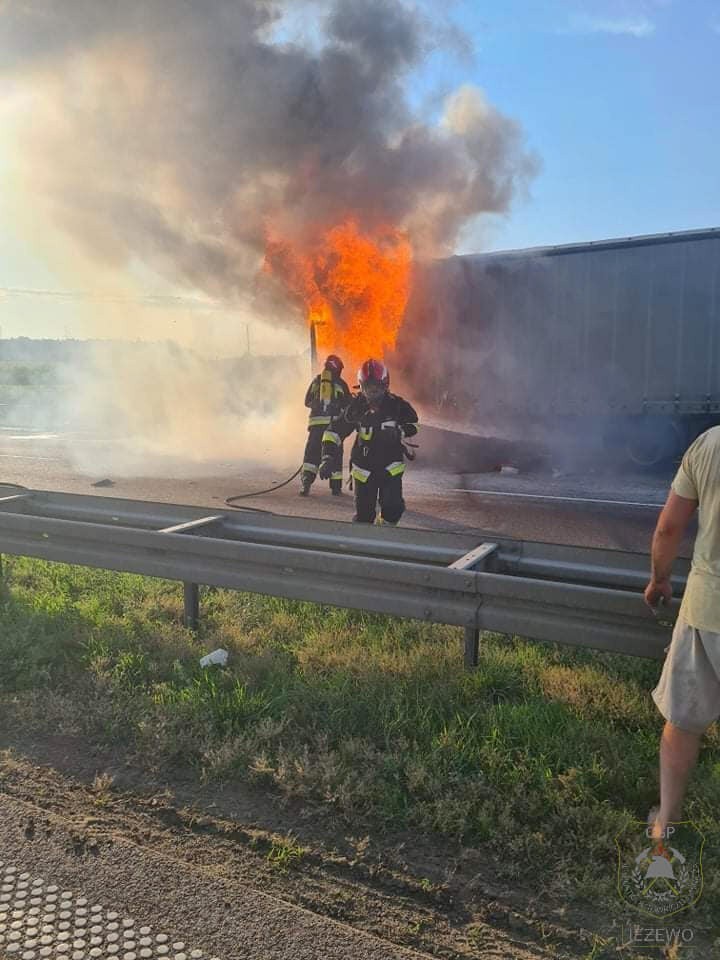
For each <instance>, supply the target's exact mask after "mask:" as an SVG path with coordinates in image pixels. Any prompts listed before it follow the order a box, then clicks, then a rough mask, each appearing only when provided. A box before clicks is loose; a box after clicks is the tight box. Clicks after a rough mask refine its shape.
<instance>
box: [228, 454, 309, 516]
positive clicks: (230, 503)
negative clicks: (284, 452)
mask: <svg viewBox="0 0 720 960" xmlns="http://www.w3.org/2000/svg"><path fill="white" fill-rule="evenodd" d="M301 472H302V464H301V465H300V466H299V467H298V468H297V470H296V471H295V473H293V475H292V476H290V477H288V478H287V480H283V481H282V483H276V484H275V486H274V487H267V488H266V489H265V490H253V491H252V492H251V493H238V494H235V496H234V497H227V499H226V500H225V503H226V504H227V506H228V507H233V509H235V510H253V511H255V512H256V513H272V510H261V509H260V507H238V506H236V505H235V501H236V500H247V499H248V498H249V497H261V496H262V495H263V494H265V493H275V491H276V490H281V489H282V488H283V487H286V486H287V485H288V484H289V483H292V482H293V480H294V479H295V477H297V476H298V475H299V474H300V473H301Z"/></svg>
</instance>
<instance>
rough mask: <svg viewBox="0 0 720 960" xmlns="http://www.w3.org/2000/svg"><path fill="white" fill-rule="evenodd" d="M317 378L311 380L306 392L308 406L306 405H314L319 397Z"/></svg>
mask: <svg viewBox="0 0 720 960" xmlns="http://www.w3.org/2000/svg"><path fill="white" fill-rule="evenodd" d="M317 380H318V377H314V378H313V379H312V380H311V381H310V386H309V387H308V388H307V392H306V394H305V406H306V407H312V405H313V403H314V402H315V400H316V399H317V390H316V389H315V384H316V382H317Z"/></svg>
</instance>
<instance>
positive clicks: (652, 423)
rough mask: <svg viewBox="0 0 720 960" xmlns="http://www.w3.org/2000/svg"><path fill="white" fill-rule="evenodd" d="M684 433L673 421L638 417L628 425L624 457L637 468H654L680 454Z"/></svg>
mask: <svg viewBox="0 0 720 960" xmlns="http://www.w3.org/2000/svg"><path fill="white" fill-rule="evenodd" d="M683 434H684V431H683V430H682V428H681V427H680V425H679V424H678V423H677V422H676V421H675V420H669V419H665V418H661V417H657V418H655V417H638V419H637V420H634V421H631V422H630V423H629V424H628V427H627V431H626V434H625V444H624V447H625V455H626V456H627V458H628V460H630V461H631V462H632V463H634V464H636V465H637V466H638V467H655V466H658V465H659V464H661V463H665V462H667V461H668V460H672V459H673V458H674V457H676V456H678V455H679V454H680V453H682V450H683V439H684V436H683Z"/></svg>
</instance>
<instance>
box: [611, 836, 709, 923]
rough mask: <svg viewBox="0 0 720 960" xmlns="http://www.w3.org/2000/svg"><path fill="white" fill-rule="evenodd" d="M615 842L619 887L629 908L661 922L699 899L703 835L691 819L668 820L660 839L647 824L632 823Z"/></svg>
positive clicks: (701, 884)
mask: <svg viewBox="0 0 720 960" xmlns="http://www.w3.org/2000/svg"><path fill="white" fill-rule="evenodd" d="M615 844H616V846H617V850H618V891H619V893H620V896H621V897H622V898H623V900H624V901H625V902H626V903H628V904H630V906H632V907H635V909H637V910H639V911H641V912H642V913H644V914H646V915H647V916H650V917H654V918H655V919H656V920H663V919H665V917H671V916H673V915H674V914H676V913H680V912H681V911H682V910H687V909H688V907H691V906H693V904H695V903H697V902H698V900H699V899H700V897H701V895H702V891H703V871H702V853H703V847H704V845H705V837H704V836H703V835H702V833H700V831H699V830H698V828H697V827H696V826H695V824H694V823H690V822H689V821H685V822H683V823H670V824H668V826H667V828H666V829H665V831H664V833H663V836H662V837H659V838H653V836H652V829H651V828H650V827H648V825H647V824H646V823H638V822H636V823H632V824H630V825H629V826H628V827H627V828H626V829H625V830H624V831H623V832H622V833H620V834H618V836H617V837H616V838H615Z"/></svg>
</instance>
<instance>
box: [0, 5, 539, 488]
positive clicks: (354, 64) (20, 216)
mask: <svg viewBox="0 0 720 960" xmlns="http://www.w3.org/2000/svg"><path fill="white" fill-rule="evenodd" d="M444 7H445V5H444V4H437V5H435V4H427V3H426V4H424V5H422V6H410V5H406V4H403V3H400V2H397V0H364V2H362V3H357V2H353V0H337V2H335V3H328V2H309V3H306V4H301V3H297V2H287V3H282V2H277V3H272V2H264V0H203V2H202V3H201V2H193V0H152V2H150V3H148V2H147V0H123V2H122V3H120V2H118V3H98V2H97V0H55V2H53V0H0V82H1V83H2V87H3V90H4V92H5V93H6V97H5V106H4V108H3V109H4V111H5V113H4V115H5V116H8V115H9V114H10V113H12V124H10V125H8V129H12V131H13V137H12V143H11V145H10V146H11V148H12V156H13V162H12V164H10V165H9V166H8V184H9V185H10V190H11V196H12V201H11V202H12V209H13V210H14V211H15V213H16V217H15V219H14V226H13V229H16V230H17V231H18V233H19V234H20V233H21V234H22V235H23V237H24V238H25V241H26V242H27V243H28V244H30V245H36V247H37V249H38V251H39V252H40V255H42V256H43V257H46V258H47V259H49V260H50V261H51V265H52V267H53V269H54V270H55V271H56V273H58V274H59V275H62V276H64V277H67V280H68V283H69V284H70V285H71V286H72V287H73V288H80V289H83V288H84V289H97V288H98V286H99V285H102V287H103V289H106V290H112V291H113V292H115V293H118V292H120V293H122V294H123V295H127V299H126V301H125V302H124V303H122V304H121V305H115V306H108V305H107V304H105V305H102V304H98V305H95V306H93V305H92V304H86V305H84V306H83V308H82V310H83V317H84V320H85V325H86V329H87V335H88V337H93V336H102V337H105V338H111V339H114V338H131V339H132V338H135V337H141V338H142V337H147V336H148V329H149V328H148V324H147V320H146V317H147V310H145V309H142V310H141V309H140V308H139V307H136V306H133V303H132V294H133V293H139V292H141V291H144V290H146V289H147V288H148V284H153V285H154V288H157V286H158V284H159V285H162V288H163V289H165V290H167V291H171V292H173V293H176V292H180V293H183V294H185V295H188V296H191V297H194V298H198V299H199V300H200V301H201V302H203V301H204V300H206V301H207V303H209V304H212V305H213V306H214V307H215V308H217V305H218V304H220V305H222V307H223V310H224V313H223V317H224V322H223V323H217V322H215V323H214V324H212V325H211V324H210V323H209V322H208V324H207V335H206V328H205V327H204V326H203V323H204V319H205V317H206V315H205V314H204V313H203V311H202V310H200V311H198V314H197V315H196V316H195V317H191V318H189V319H188V317H183V323H184V324H185V329H191V330H192V331H193V334H192V336H191V337H189V338H188V336H183V337H179V336H178V337H176V331H175V329H174V320H175V319H176V318H174V317H173V315H172V311H171V310H167V311H166V313H165V314H162V313H161V314H160V316H161V317H164V323H165V326H166V329H164V330H163V333H162V339H166V340H172V339H174V338H176V339H178V340H184V341H185V342H186V343H187V342H188V340H189V341H190V343H191V345H192V346H193V347H194V350H193V352H192V354H190V353H188V354H187V356H185V357H179V355H178V354H177V353H174V355H173V356H168V350H167V348H166V347H163V348H160V347H158V348H157V350H156V351H154V352H153V351H148V352H147V353H145V354H144V355H143V360H142V362H138V361H137V360H136V359H128V357H129V355H128V354H122V353H113V351H111V350H103V351H99V352H98V353H97V355H96V357H95V362H94V363H92V364H90V365H85V366H83V368H82V370H80V369H78V370H77V371H75V372H74V373H73V374H72V375H71V376H70V378H69V379H70V380H71V382H72V388H71V390H70V391H68V393H70V394H71V395H72V411H71V412H72V414H73V417H74V419H75V421H76V422H78V421H82V423H83V425H84V426H85V427H87V428H92V429H96V430H98V431H103V432H104V433H105V434H106V435H117V436H125V437H127V436H131V437H132V439H133V446H134V450H135V452H136V453H138V452H142V451H143V450H147V451H149V452H165V453H167V452H171V453H172V452H180V451H183V452H184V453H187V454H191V453H193V452H194V455H195V456H196V457H201V458H204V457H212V456H214V455H216V456H220V457H222V456H226V455H227V456H231V457H235V458H238V459H242V458H244V457H254V458H257V455H258V443H257V440H258V436H259V434H260V433H261V434H262V436H263V437H265V438H267V439H266V442H265V443H264V444H263V450H262V458H264V459H265V458H269V459H272V460H274V461H275V462H282V463H283V464H284V463H288V462H293V461H294V460H296V459H298V457H299V456H300V455H301V452H302V443H303V436H302V430H303V421H304V410H303V408H302V402H301V398H302V392H303V390H304V387H305V386H306V384H305V382H304V380H305V379H307V374H308V373H309V367H307V366H305V367H304V366H303V364H302V363H298V364H297V365H296V367H297V373H296V374H295V375H294V376H293V377H289V376H288V374H287V367H285V368H283V373H282V376H281V377H278V376H274V375H273V374H272V373H269V372H268V371H270V370H271V368H272V361H271V359H268V360H267V362H266V364H265V366H264V368H263V367H261V368H260V369H258V370H257V371H255V372H254V373H253V376H252V378H250V380H249V381H248V382H245V383H243V384H242V385H241V386H239V385H238V383H237V380H234V379H233V378H234V377H237V375H238V371H237V369H236V368H235V367H233V365H232V364H228V363H227V362H225V361H227V359H228V358H230V357H232V356H235V355H237V354H238V352H242V350H241V345H242V344H243V341H244V325H245V324H246V323H248V322H250V323H252V324H253V331H254V337H255V342H254V348H255V351H256V352H257V353H261V354H265V355H267V356H268V357H270V358H272V357H273V356H274V355H277V354H279V353H283V354H285V355H292V354H294V355H296V356H297V355H298V354H300V353H301V352H302V350H303V349H304V345H305V339H306V332H305V329H304V325H305V323H306V320H305V316H304V311H303V307H302V304H300V303H298V301H297V300H296V299H295V298H294V296H293V294H292V292H291V291H288V290H287V289H286V288H285V286H284V285H283V282H282V278H281V277H278V276H269V275H268V274H267V272H265V271H263V270H262V265H263V258H264V255H265V250H266V245H267V242H268V239H269V237H282V238H283V239H284V240H286V241H287V242H289V243H291V244H293V245H294V246H296V247H297V248H299V249H301V250H302V249H304V248H305V247H309V246H310V245H311V244H312V243H313V242H315V241H316V239H317V238H318V237H320V236H322V235H323V233H325V232H326V231H327V230H329V229H332V228H333V227H335V226H337V225H338V224H340V223H342V222H343V221H345V220H346V219H347V218H350V217H351V218H352V219H353V220H354V221H355V222H356V223H357V224H358V225H359V228H360V229H361V230H363V231H369V232H372V231H373V230H375V229H380V228H384V227H386V226H387V224H388V223H390V224H392V225H393V227H395V228H397V229H399V230H402V231H404V232H405V233H406V235H407V237H408V239H409V241H410V243H411V245H412V248H413V251H414V254H415V256H416V257H418V258H420V259H421V260H422V259H423V258H427V257H431V256H439V255H445V254H448V253H450V252H452V250H453V246H454V243H455V241H456V239H457V237H458V234H459V232H460V230H461V229H462V228H463V227H464V226H465V225H466V224H467V223H468V222H469V221H470V220H472V218H475V217H477V216H478V215H481V214H483V213H488V212H492V213H502V212H504V211H506V210H508V208H509V206H510V204H511V202H512V199H513V197H514V196H515V194H516V193H517V192H518V191H519V190H522V189H523V187H524V185H525V183H526V182H527V180H528V178H529V177H530V176H531V175H532V173H533V170H534V160H533V158H532V157H530V156H529V155H528V154H527V153H526V152H525V150H524V147H523V141H522V136H521V132H520V130H519V129H518V127H517V125H516V124H515V123H514V122H513V121H512V120H511V119H509V118H507V117H505V116H503V115H502V114H501V113H500V112H498V111H497V110H495V109H494V108H493V107H492V105H491V104H489V103H488V102H487V100H486V98H485V96H484V95H483V93H482V91H480V90H478V89H476V88H472V87H463V88H461V89H459V90H456V91H454V92H447V95H446V96H445V98H444V105H443V107H442V109H440V110H435V109H432V108H430V107H428V108H424V107H422V106H420V107H417V106H416V107H415V108H413V107H411V98H410V97H409V96H408V88H409V86H410V85H411V82H412V78H413V74H414V71H417V70H418V69H419V68H420V66H421V64H422V63H423V61H424V60H425V58H426V57H427V56H428V55H431V54H432V55H438V53H442V48H446V49H447V50H449V51H451V52H452V54H453V55H454V56H461V55H463V56H468V57H469V56H471V52H470V51H471V47H472V43H471V40H470V38H467V37H464V36H462V35H461V34H460V33H459V31H458V30H457V29H456V28H454V27H453V26H452V25H451V24H449V23H448V22H447V21H446V20H445V18H444V15H443V14H442V13H441V11H442V9H443V8H444ZM299 25H303V31H302V35H301V33H300V30H299ZM308 25H309V26H308ZM8 149H10V148H9V147H8ZM53 237H54V238H55V239H54V240H53V239H51V238H53ZM58 238H59V239H58ZM157 316H158V315H157V314H156V316H155V325H154V326H153V331H154V334H155V336H156V337H157V336H158V324H157ZM160 326H161V327H162V324H160ZM57 335H58V336H61V335H62V332H61V330H60V329H58V334H57ZM234 393H237V394H238V395H240V394H241V395H242V397H243V401H242V403H235V404H234V403H232V402H228V398H229V397H230V398H232V396H233V395H234ZM247 397H255V398H256V403H254V404H253V403H250V402H247V401H246V398H247ZM269 397H272V398H273V404H271V406H270V407H268V398H269ZM272 438H274V439H272ZM293 445H294V446H293ZM145 466H146V468H147V461H146V462H145ZM113 468H114V469H121V465H120V464H117V463H113Z"/></svg>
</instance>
